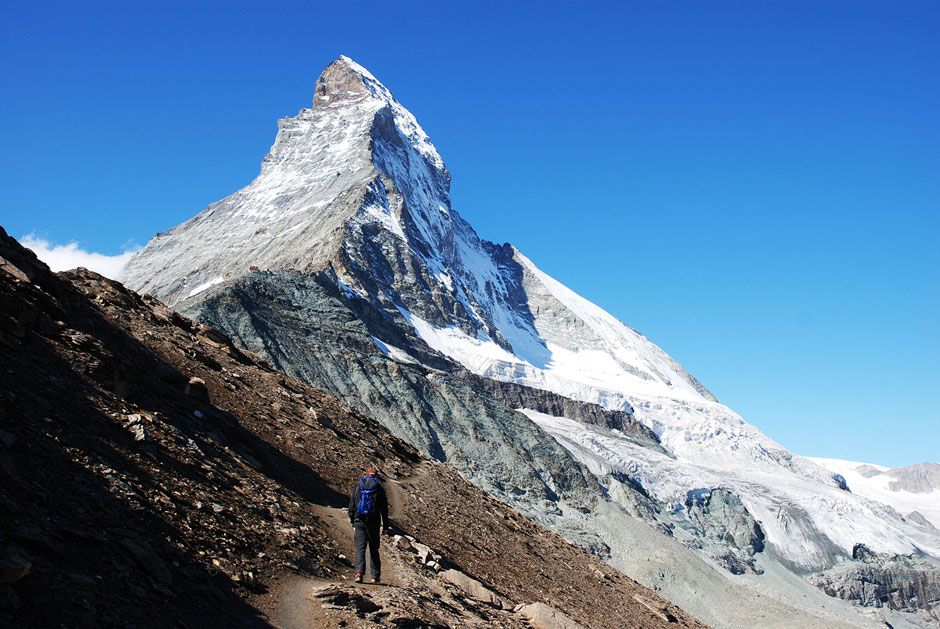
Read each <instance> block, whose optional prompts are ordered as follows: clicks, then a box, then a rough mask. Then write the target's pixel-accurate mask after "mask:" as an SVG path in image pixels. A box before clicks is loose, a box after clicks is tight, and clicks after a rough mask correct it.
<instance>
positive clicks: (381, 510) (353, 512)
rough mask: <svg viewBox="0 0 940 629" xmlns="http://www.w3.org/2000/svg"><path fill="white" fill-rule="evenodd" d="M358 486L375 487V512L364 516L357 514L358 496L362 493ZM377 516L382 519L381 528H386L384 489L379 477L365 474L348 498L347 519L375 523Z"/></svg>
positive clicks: (354, 521) (386, 512) (386, 516)
mask: <svg viewBox="0 0 940 629" xmlns="http://www.w3.org/2000/svg"><path fill="white" fill-rule="evenodd" d="M360 487H364V488H366V489H370V488H372V487H375V513H373V514H372V515H369V516H365V515H360V514H359V498H360V496H361V495H362V492H361V491H360V489H359V488H360ZM379 518H381V520H382V528H388V498H386V497H385V489H384V488H383V487H382V484H381V483H380V482H379V479H378V478H375V477H374V476H366V477H365V478H362V479H360V480H359V483H358V484H357V485H356V490H355V491H354V492H353V495H352V497H351V498H350V499H349V521H350V522H352V523H353V524H355V523H356V521H357V520H358V521H360V522H365V523H366V524H372V525H375V524H378V522H379Z"/></svg>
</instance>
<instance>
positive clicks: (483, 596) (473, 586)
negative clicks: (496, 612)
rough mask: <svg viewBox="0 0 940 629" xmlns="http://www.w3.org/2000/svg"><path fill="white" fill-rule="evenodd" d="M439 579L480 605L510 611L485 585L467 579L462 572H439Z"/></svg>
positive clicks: (469, 578)
mask: <svg viewBox="0 0 940 629" xmlns="http://www.w3.org/2000/svg"><path fill="white" fill-rule="evenodd" d="M441 577H442V578H443V579H444V580H445V581H448V582H449V583H452V584H454V585H456V586H457V587H458V588H460V589H461V590H463V591H464V593H466V594H467V596H469V597H470V598H473V599H476V600H478V601H480V602H482V603H486V604H488V605H492V606H493V607H496V608H497V609H511V608H512V606H511V605H509V606H507V605H506V603H504V602H503V600H502V599H501V598H499V597H498V596H497V595H496V594H495V593H494V592H493V591H492V590H490V589H489V588H487V587H486V586H485V585H483V584H482V583H480V582H479V581H477V580H476V579H473V578H471V577H468V576H467V575H465V574H464V573H463V572H460V571H459V570H453V569H450V570H445V571H443V572H441Z"/></svg>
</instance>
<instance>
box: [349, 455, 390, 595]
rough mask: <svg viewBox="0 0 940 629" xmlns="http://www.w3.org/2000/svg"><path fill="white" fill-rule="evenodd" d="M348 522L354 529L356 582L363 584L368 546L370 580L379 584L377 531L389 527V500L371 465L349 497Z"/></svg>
mask: <svg viewBox="0 0 940 629" xmlns="http://www.w3.org/2000/svg"><path fill="white" fill-rule="evenodd" d="M349 521H350V523H352V525H353V530H354V531H355V541H356V583H362V575H363V574H365V571H366V546H367V545H368V547H369V567H370V568H371V572H372V583H378V582H379V580H380V579H381V578H382V560H381V559H380V558H379V532H380V530H387V529H388V500H387V499H386V497H385V489H383V488H382V485H381V484H380V483H379V479H378V470H376V469H375V468H374V467H370V468H369V469H367V470H366V475H365V476H364V477H362V478H360V479H359V485H358V486H357V487H356V490H355V491H354V492H353V495H352V498H351V499H350V500H349ZM379 524H381V529H380V528H379Z"/></svg>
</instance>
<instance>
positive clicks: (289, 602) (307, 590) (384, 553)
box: [274, 483, 403, 629]
mask: <svg viewBox="0 0 940 629" xmlns="http://www.w3.org/2000/svg"><path fill="white" fill-rule="evenodd" d="M390 485H392V483H386V487H389V486H390ZM391 493H392V492H391V491H389V494H391ZM389 503H390V504H389V512H390V513H391V506H392V505H391V503H392V500H391V496H390V499H389ZM314 514H315V515H316V516H317V517H318V518H320V520H321V521H322V522H323V523H324V525H325V526H326V527H327V529H328V531H329V535H330V536H331V537H333V539H335V540H336V541H337V542H338V544H339V546H338V547H337V549H336V552H337V554H342V555H344V556H345V557H346V559H347V561H348V562H349V575H348V576H347V577H345V578H340V579H336V580H327V579H313V578H305V577H297V578H295V579H292V580H291V581H289V582H287V583H286V585H284V586H283V587H282V588H281V590H280V592H279V593H278V594H277V608H276V611H275V617H274V624H275V626H277V627H280V628H281V629H319V628H321V627H322V628H326V627H331V628H332V627H335V626H337V625H336V622H337V619H338V618H339V616H337V615H336V613H335V612H334V611H333V610H332V609H331V608H330V606H329V604H324V601H323V600H321V599H318V598H316V597H314V596H313V592H314V591H315V590H316V589H317V588H322V587H324V586H329V585H336V586H342V587H353V588H356V589H359V590H362V592H363V593H364V594H368V595H370V596H372V595H375V594H377V593H378V592H381V590H383V589H384V588H399V587H401V586H402V585H403V578H402V570H401V565H400V558H399V557H398V554H397V553H395V552H393V551H392V550H391V548H390V546H389V541H390V539H391V538H383V539H382V543H381V544H380V546H379V554H380V555H381V557H382V583H380V584H377V585H373V584H371V583H368V582H367V583H362V584H358V583H355V582H354V581H353V576H354V574H353V570H354V568H353V564H354V562H355V557H356V549H355V544H354V543H353V528H352V526H351V525H350V524H349V515H348V514H347V512H346V509H335V508H330V507H316V508H315V511H314ZM366 578H367V579H368V577H366Z"/></svg>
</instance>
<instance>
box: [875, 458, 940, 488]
mask: <svg viewBox="0 0 940 629" xmlns="http://www.w3.org/2000/svg"><path fill="white" fill-rule="evenodd" d="M885 474H886V475H888V476H890V477H891V478H893V479H894V480H892V481H891V482H890V483H889V484H888V487H890V488H891V490H892V491H909V492H911V493H915V494H918V493H920V494H929V493H930V492H932V491H934V490H937V489H940V465H937V464H936V463H918V464H917V465H909V466H907V467H896V468H894V469H891V470H888V471H887V472H885Z"/></svg>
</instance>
